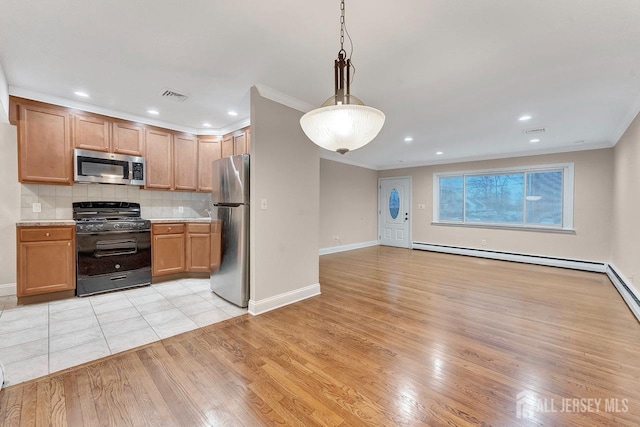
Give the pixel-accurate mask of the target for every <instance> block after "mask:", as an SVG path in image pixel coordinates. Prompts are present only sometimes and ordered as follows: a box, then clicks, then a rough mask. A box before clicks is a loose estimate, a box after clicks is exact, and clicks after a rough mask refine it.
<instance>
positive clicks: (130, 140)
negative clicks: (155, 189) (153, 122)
mask: <svg viewBox="0 0 640 427" xmlns="http://www.w3.org/2000/svg"><path fill="white" fill-rule="evenodd" d="M71 135H72V142H73V146H74V147H75V148H82V149H84V150H94V151H103V152H109V153H116V154H127V155H131V156H144V126H142V125H139V124H136V123H130V122H125V121H118V120H111V119H109V118H108V117H104V116H99V115H95V114H89V113H76V112H74V113H73V129H72V133H71Z"/></svg>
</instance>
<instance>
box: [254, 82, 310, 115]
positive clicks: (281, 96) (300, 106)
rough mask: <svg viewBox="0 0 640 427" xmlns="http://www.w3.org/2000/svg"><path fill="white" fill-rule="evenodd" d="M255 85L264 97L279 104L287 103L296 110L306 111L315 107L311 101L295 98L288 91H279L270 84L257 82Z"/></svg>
mask: <svg viewBox="0 0 640 427" xmlns="http://www.w3.org/2000/svg"><path fill="white" fill-rule="evenodd" d="M255 87H256V89H257V90H258V93H259V94H260V96H262V97H263V98H267V99H270V100H272V101H274V102H277V103H279V104H282V105H286V106H287V107H290V108H293V109H294V110H298V111H301V112H303V113H306V112H309V111H311V110H313V109H314V108H315V107H314V106H313V105H311V104H309V103H306V102H304V101H301V100H299V99H297V98H294V97H293V96H289V95H287V94H286V93H282V92H279V91H277V90H275V89H272V88H270V87H269V86H265V85H263V84H256V85H255Z"/></svg>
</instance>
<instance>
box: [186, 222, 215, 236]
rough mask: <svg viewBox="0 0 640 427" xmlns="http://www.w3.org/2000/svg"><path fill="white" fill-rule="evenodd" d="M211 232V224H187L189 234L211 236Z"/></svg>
mask: <svg viewBox="0 0 640 427" xmlns="http://www.w3.org/2000/svg"><path fill="white" fill-rule="evenodd" d="M210 230H211V224H208V223H204V224H203V223H199V224H195V223H188V224H187V232H189V233H203V234H209V233H210Z"/></svg>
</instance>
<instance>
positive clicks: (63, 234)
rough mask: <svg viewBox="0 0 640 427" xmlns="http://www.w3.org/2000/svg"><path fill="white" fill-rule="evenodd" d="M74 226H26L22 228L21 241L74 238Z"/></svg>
mask: <svg viewBox="0 0 640 427" xmlns="http://www.w3.org/2000/svg"><path fill="white" fill-rule="evenodd" d="M73 234H74V232H73V227H47V228H39V227H38V228H36V227H24V228H20V233H19V236H20V241H21V242H41V241H47V240H71V239H73Z"/></svg>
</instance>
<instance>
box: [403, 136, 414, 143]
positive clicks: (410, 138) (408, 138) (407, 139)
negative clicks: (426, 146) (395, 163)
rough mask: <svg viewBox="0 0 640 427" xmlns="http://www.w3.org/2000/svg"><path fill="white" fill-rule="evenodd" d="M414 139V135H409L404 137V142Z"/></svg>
mask: <svg viewBox="0 0 640 427" xmlns="http://www.w3.org/2000/svg"><path fill="white" fill-rule="evenodd" d="M412 141H413V138H412V137H410V136H408V137H406V138H405V139H404V142H412Z"/></svg>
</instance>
